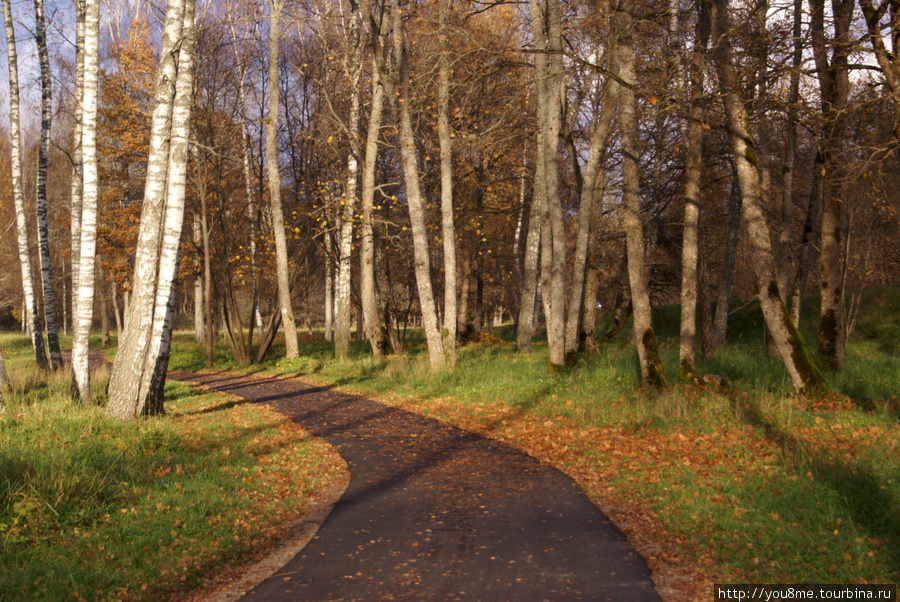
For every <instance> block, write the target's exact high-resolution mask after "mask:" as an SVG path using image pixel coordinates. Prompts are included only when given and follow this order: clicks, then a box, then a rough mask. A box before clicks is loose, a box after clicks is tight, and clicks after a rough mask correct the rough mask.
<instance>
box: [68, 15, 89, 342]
mask: <svg viewBox="0 0 900 602" xmlns="http://www.w3.org/2000/svg"><path fill="white" fill-rule="evenodd" d="M74 4H75V97H74V104H75V106H74V107H73V110H74V116H73V117H74V119H73V121H74V123H73V124H72V130H73V131H72V138H73V140H72V185H71V193H70V197H71V202H70V206H71V211H70V215H71V220H70V221H71V224H70V232H71V237H72V242H71V257H70V260H71V264H70V265H71V270H70V271H71V278H72V301H71V303H72V321H73V322H74V321H75V316H77V315H78V293H77V291H78V269H79V265H80V262H79V257H80V256H81V211H82V203H83V196H82V195H83V188H84V165H83V158H82V147H81V136H82V133H81V130H82V119H83V117H82V112H83V107H82V97H83V96H84V16H85V0H74ZM63 291H65V287H64V288H63ZM63 307H65V302H63ZM63 321H64V322H65V311H63ZM73 328H74V325H73ZM63 330H64V331H65V326H63Z"/></svg>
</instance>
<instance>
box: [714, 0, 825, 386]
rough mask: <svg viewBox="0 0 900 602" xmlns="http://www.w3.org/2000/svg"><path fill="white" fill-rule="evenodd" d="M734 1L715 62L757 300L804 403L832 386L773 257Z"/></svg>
mask: <svg viewBox="0 0 900 602" xmlns="http://www.w3.org/2000/svg"><path fill="white" fill-rule="evenodd" d="M728 4H729V1H728V0H715V1H714V2H713V4H712V15H713V17H712V22H713V28H714V36H713V46H714V48H715V54H714V59H715V63H716V69H717V71H718V74H719V85H720V87H721V92H722V96H723V98H724V102H725V116H726V120H727V124H728V129H729V135H730V138H731V147H732V151H733V153H734V159H735V164H736V168H737V175H738V178H739V180H740V184H741V194H742V195H743V211H742V213H743V218H744V222H745V223H746V225H747V234H748V238H749V243H750V247H751V249H752V252H753V257H754V262H753V267H754V271H755V277H756V289H757V297H758V298H759V303H760V306H761V308H762V312H763V317H764V318H765V321H766V326H768V328H769V332H770V334H771V335H772V338H773V341H774V343H775V347H776V348H777V350H778V353H779V354H780V355H781V359H782V360H783V361H784V365H785V368H787V371H788V374H789V375H790V378H791V383H792V384H793V386H794V390H795V391H796V392H797V395H799V396H800V397H801V398H805V397H811V396H818V395H822V394H824V393H826V392H827V391H828V385H827V383H826V382H825V379H824V378H823V377H822V374H821V372H819V369H818V368H817V367H816V365H815V363H813V361H812V358H811V357H810V355H809V351H808V350H807V347H806V343H804V341H803V337H802V336H801V335H800V333H799V332H798V331H797V329H796V327H795V326H794V323H793V322H792V321H791V317H790V314H789V313H788V310H787V307H786V306H785V304H784V301H783V300H782V298H781V293H780V291H779V288H778V274H777V272H776V266H775V260H774V257H773V255H772V243H771V240H770V232H769V226H768V224H767V223H766V217H765V213H764V212H763V206H762V201H763V199H762V194H761V187H760V182H759V172H758V171H757V167H756V149H755V148H754V146H753V136H752V135H751V134H750V132H749V129H748V126H747V124H748V123H749V117H748V116H747V112H746V109H745V108H744V103H743V101H742V99H741V97H740V93H739V90H740V87H739V85H738V78H737V74H736V72H735V67H734V63H733V59H732V50H731V41H730V39H729V34H728V32H730V31H731V29H730V23H729V18H728V10H729V8H728Z"/></svg>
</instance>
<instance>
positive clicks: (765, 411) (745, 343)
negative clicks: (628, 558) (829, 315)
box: [173, 291, 900, 599]
mask: <svg viewBox="0 0 900 602" xmlns="http://www.w3.org/2000/svg"><path fill="white" fill-rule="evenodd" d="M868 307H869V308H870V312H869V313H868V314H866V315H864V316H863V317H862V318H861V320H860V326H859V327H858V333H857V334H858V336H857V337H856V339H855V340H854V342H853V344H851V345H850V346H849V347H848V349H847V353H846V361H845V369H844V371H843V372H842V373H840V374H831V375H829V380H830V382H831V384H832V385H833V386H834V387H835V389H836V391H838V392H839V393H841V395H838V396H835V397H834V398H832V399H830V400H828V401H826V402H823V403H819V404H816V405H814V406H812V407H810V406H806V405H804V404H801V403H799V402H797V401H796V400H794V399H792V397H791V395H790V382H789V380H788V379H787V377H786V375H785V373H784V370H783V367H782V366H781V364H780V362H779V361H778V360H777V359H775V358H769V357H767V356H766V355H765V353H764V351H763V349H762V346H761V335H762V322H761V319H760V316H759V313H758V309H756V308H754V307H753V306H748V307H746V308H744V309H741V310H740V311H738V312H737V313H736V314H735V315H734V316H733V319H732V324H731V326H732V328H731V330H730V333H729V337H730V340H731V341H732V343H730V344H729V345H727V346H726V347H724V348H723V349H721V350H720V351H719V352H718V354H717V357H716V359H715V360H712V361H702V360H701V361H700V362H699V368H700V369H701V371H704V372H706V373H712V374H720V375H722V376H724V377H725V378H726V379H727V382H728V383H729V386H728V387H727V388H724V389H721V390H701V389H697V388H693V387H683V386H677V387H671V388H669V389H667V390H665V391H662V392H657V393H646V392H641V391H639V390H637V389H636V386H637V384H638V376H637V364H636V358H635V353H634V351H633V348H632V347H631V346H630V345H628V344H627V343H626V342H624V341H619V342H616V343H613V344H611V345H608V346H606V347H604V348H603V349H602V351H601V353H599V354H598V355H596V356H593V357H582V358H580V360H579V361H578V363H577V365H575V366H574V367H573V368H572V369H571V370H569V371H567V372H563V373H559V372H554V371H550V370H548V369H547V353H546V347H545V346H541V345H538V346H537V347H536V350H535V352H534V353H532V354H531V355H523V354H518V353H516V352H515V348H514V346H513V345H512V344H511V343H509V341H511V340H512V336H511V335H512V332H511V327H509V326H507V327H503V328H499V329H495V331H494V335H495V336H487V337H484V338H483V341H484V342H481V343H477V344H469V345H466V346H464V347H461V348H460V350H459V359H458V367H457V369H456V370H455V371H454V372H439V373H435V374H433V373H430V371H429V370H428V367H427V362H426V361H425V358H424V357H423V354H422V353H416V352H415V351H414V352H413V353H411V354H410V355H409V356H408V357H388V358H385V359H383V360H379V361H375V360H372V359H370V358H369V357H368V353H367V350H366V345H365V344H364V343H355V345H357V346H356V347H354V354H353V357H352V359H351V360H350V361H347V362H343V363H338V362H334V361H331V360H330V356H331V347H330V344H328V343H327V342H325V341H322V340H321V339H316V337H311V336H305V337H303V338H304V339H305V340H304V341H303V343H302V351H301V353H302V357H301V358H299V359H297V360H291V361H287V360H284V359H275V360H271V361H269V362H268V363H266V364H264V365H262V366H254V367H252V368H250V369H251V370H254V371H266V372H269V373H280V374H287V375H297V376H301V377H303V378H306V379H308V380H316V381H318V382H320V383H324V384H330V385H333V386H337V387H340V388H342V389H345V390H349V391H353V392H358V393H362V394H365V395H369V396H372V397H375V398H377V399H380V400H382V401H385V402H388V403H392V404H395V405H399V406H402V407H405V408H408V409H410V410H413V411H417V412H422V413H426V414H430V415H433V416H437V417H439V418H441V419H443V420H447V421H449V422H452V423H454V424H457V425H459V426H462V427H464V428H468V429H470V430H473V431H477V432H480V433H483V434H486V435H488V436H492V437H495V438H498V439H501V440H504V441H507V442H509V443H510V444H512V445H514V446H515V447H518V448H520V449H522V450H524V451H526V452H528V453H530V454H532V455H534V456H536V457H538V458H540V459H542V460H545V461H547V462H549V463H551V464H554V465H555V466H557V467H559V468H561V469H562V470H564V471H566V472H568V473H569V474H571V475H572V476H573V477H574V478H576V479H577V480H578V481H579V482H580V483H581V485H582V486H583V487H584V489H585V491H586V492H587V493H588V494H589V495H590V496H591V497H592V498H593V499H594V500H595V502H596V503H597V504H598V505H599V506H600V507H601V508H603V509H605V510H607V511H608V512H609V514H610V515H611V516H612V518H613V519H614V520H616V521H617V522H618V523H619V525H620V526H621V527H622V528H623V529H624V530H625V531H626V532H627V533H628V535H629V537H630V538H631V540H632V541H633V542H634V543H635V544H636V545H637V546H638V548H639V550H640V551H641V552H642V553H643V555H644V556H645V557H646V558H647V559H648V562H649V563H650V564H651V567H652V568H653V569H654V571H655V574H656V576H657V577H658V579H659V582H660V583H661V584H662V586H663V588H672V591H671V592H670V595H669V597H670V598H673V599H677V598H680V597H681V598H696V597H708V595H709V591H710V590H709V589H708V587H709V585H710V584H711V583H712V582H714V581H720V582H722V581H756V582H770V583H773V582H780V583H803V582H823V583H844V582H855V583H864V582H872V583H885V582H888V583H896V582H898V580H900V518H898V517H900V426H898V417H900V404H898V398H897V394H898V390H900V382H898V381H900V376H898V375H900V353H898V349H897V348H896V343H895V342H894V340H895V339H891V338H890V335H891V333H893V334H895V335H896V334H897V332H898V329H900V327H898V324H900V295H898V294H897V291H882V292H881V293H880V296H877V297H875V298H873V299H871V300H870V303H869V305H868ZM810 309H811V310H812V311H814V310H815V308H810ZM805 321H806V323H807V324H814V323H815V321H814V319H813V318H812V317H809V316H808V317H807V319H806V320H805ZM657 322H658V324H657V327H658V330H659V331H660V332H661V333H662V336H661V353H662V357H663V361H664V364H665V365H666V367H667V369H668V370H669V373H668V377H669V378H670V380H674V378H675V376H676V374H675V369H676V365H677V340H676V339H675V338H674V336H673V333H674V332H677V327H675V328H673V327H672V324H675V325H677V308H675V310H674V311H673V310H672V309H671V308H663V309H662V311H660V312H659V315H658V316H657ZM886 333H887V334H886ZM807 336H809V334H808V335H807ZM886 337H887V338H886ZM417 346H419V345H418V343H417V341H416V340H413V341H412V345H411V347H412V348H413V349H414V350H415V348H416V347H417ZM180 349H181V351H180V352H179V354H178V355H177V356H176V358H173V361H175V363H176V364H179V365H180V367H188V368H190V367H199V366H202V358H203V357H204V356H203V355H202V350H198V349H195V348H192V347H191V345H190V343H188V342H184V343H182V344H181V345H180ZM273 357H276V358H277V357H280V356H279V355H278V353H277V351H276V353H275V354H273ZM217 361H219V362H221V363H222V365H227V364H228V358H227V352H226V351H225V350H224V349H222V350H221V351H220V355H219V356H218V357H217ZM685 577H687V579H685Z"/></svg>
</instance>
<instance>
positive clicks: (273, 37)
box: [266, 0, 299, 359]
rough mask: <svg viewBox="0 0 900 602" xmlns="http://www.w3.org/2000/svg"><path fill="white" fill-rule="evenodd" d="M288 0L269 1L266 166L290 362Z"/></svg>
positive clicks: (293, 350)
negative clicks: (282, 153)
mask: <svg viewBox="0 0 900 602" xmlns="http://www.w3.org/2000/svg"><path fill="white" fill-rule="evenodd" d="M284 2H285V0H269V82H268V84H269V116H268V119H267V120H266V166H267V171H268V174H269V199H270V205H271V207H272V232H273V234H274V235H275V262H276V270H277V276H278V305H279V307H280V310H281V321H282V323H283V325H284V341H285V348H286V356H287V358H288V359H291V358H295V357H297V356H298V355H299V349H298V344H297V326H296V324H295V323H294V309H293V306H292V304H291V287H290V277H289V268H288V255H287V239H286V237H285V234H284V213H283V211H282V208H281V176H280V172H279V169H278V148H277V132H278V104H279V95H278V57H279V49H278V41H279V40H280V39H281V11H282V9H283V8H284Z"/></svg>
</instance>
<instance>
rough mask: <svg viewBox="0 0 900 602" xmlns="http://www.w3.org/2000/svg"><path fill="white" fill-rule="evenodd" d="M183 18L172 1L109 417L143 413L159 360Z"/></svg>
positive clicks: (181, 4) (180, 6) (179, 0)
mask: <svg viewBox="0 0 900 602" xmlns="http://www.w3.org/2000/svg"><path fill="white" fill-rule="evenodd" d="M184 19H185V0H171V1H170V2H168V4H167V5H166V20H165V26H164V29H163V35H162V40H161V45H160V53H159V57H160V59H159V60H160V63H159V72H158V74H157V80H156V90H155V92H154V98H153V114H152V119H151V125H150V149H149V154H148V158H147V178H146V183H145V186H144V202H143V207H142V210H141V224H140V230H139V233H138V241H137V247H136V250H135V261H134V264H135V265H134V276H133V280H132V287H131V294H130V295H129V298H128V301H127V303H126V310H125V316H124V323H125V324H124V328H123V332H122V337H121V338H120V339H119V349H118V351H117V353H116V360H115V362H114V363H113V368H112V372H111V374H110V378H109V403H108V405H107V408H106V415H107V416H110V417H114V418H119V419H122V420H129V419H132V418H135V417H137V416H139V415H140V414H141V413H142V411H143V407H144V403H143V402H142V400H141V399H140V397H139V396H140V391H141V384H142V379H143V373H144V372H145V370H147V369H148V368H149V369H151V370H152V369H153V367H154V364H155V359H154V361H153V362H152V363H150V365H149V366H148V356H147V352H148V349H149V347H150V334H151V329H152V325H153V319H154V315H153V312H154V310H155V309H156V304H155V299H156V286H157V277H158V270H159V253H160V250H159V249H160V243H161V241H162V228H163V220H164V215H165V209H166V180H167V178H166V176H167V172H168V167H169V150H170V149H169V139H170V134H171V124H172V102H173V98H174V95H175V79H176V74H177V65H178V60H179V56H178V55H179V48H180V43H181V40H182V37H183V29H184ZM207 334H208V335H209V333H207Z"/></svg>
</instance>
